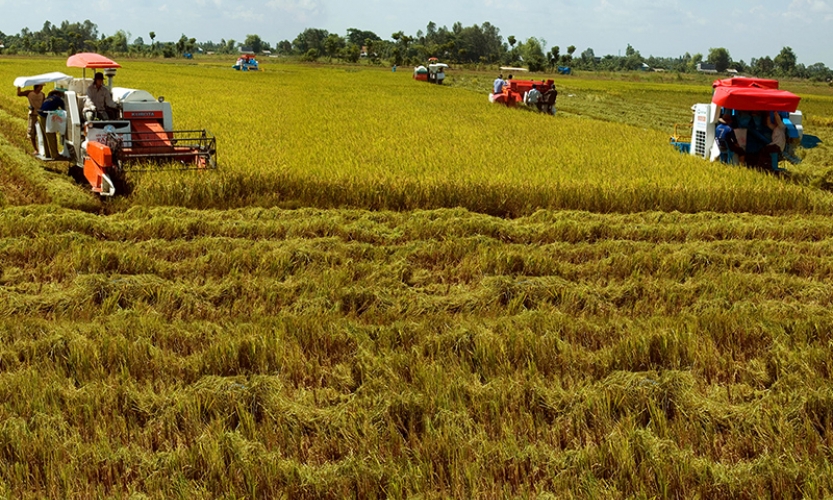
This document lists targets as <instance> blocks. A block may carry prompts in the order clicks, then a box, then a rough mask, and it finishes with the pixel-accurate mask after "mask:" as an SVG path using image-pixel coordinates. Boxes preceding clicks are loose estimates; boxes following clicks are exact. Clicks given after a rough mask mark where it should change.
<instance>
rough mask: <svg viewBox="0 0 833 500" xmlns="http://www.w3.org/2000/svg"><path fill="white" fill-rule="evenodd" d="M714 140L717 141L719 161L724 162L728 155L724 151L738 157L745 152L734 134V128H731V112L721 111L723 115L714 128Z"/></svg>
mask: <svg viewBox="0 0 833 500" xmlns="http://www.w3.org/2000/svg"><path fill="white" fill-rule="evenodd" d="M714 140H715V142H717V147H718V148H719V149H720V161H722V162H724V163H725V162H726V158H727V157H728V155H725V154H724V153H727V152H729V151H731V152H732V153H734V154H736V155H738V156H739V157H741V156H743V155H744V154H745V151H744V150H743V148H741V147H740V144H738V139H737V137H736V136H735V130H734V129H733V128H732V114H731V113H723V116H721V117H720V120H719V121H718V124H717V127H715V129H714Z"/></svg>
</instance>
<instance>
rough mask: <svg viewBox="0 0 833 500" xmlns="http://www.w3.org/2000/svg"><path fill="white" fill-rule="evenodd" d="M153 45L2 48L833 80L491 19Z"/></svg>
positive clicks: (19, 39)
mask: <svg viewBox="0 0 833 500" xmlns="http://www.w3.org/2000/svg"><path fill="white" fill-rule="evenodd" d="M148 38H149V42H150V43H148V42H147V41H146V40H145V38H144V37H143V36H137V37H135V38H132V36H131V34H130V33H129V32H126V31H124V30H119V31H116V32H115V33H114V34H112V35H109V36H105V35H104V34H102V33H99V31H98V27H97V26H96V25H95V24H94V23H92V22H90V21H89V20H86V21H84V22H82V23H78V22H76V23H70V22H69V21H63V22H62V23H61V24H60V25H54V24H52V23H50V22H49V21H47V22H45V23H44V25H43V28H42V29H41V30H40V31H30V30H29V29H28V28H24V29H22V30H21V31H20V33H19V34H17V35H6V34H4V33H3V32H2V31H0V43H2V44H3V45H4V46H5V49H4V51H5V52H6V53H12V54H14V53H37V54H74V53H77V52H85V51H90V52H99V53H103V54H115V55H131V56H138V57H160V56H161V57H182V56H185V55H186V54H192V53H196V52H202V53H219V54H237V53H239V52H241V51H248V52H252V53H255V54H263V53H276V54H280V55H284V56H292V57H298V58H300V59H302V60H306V61H315V60H320V59H327V60H329V61H332V60H338V61H343V62H351V63H355V62H358V61H359V60H361V59H363V58H366V59H368V60H369V61H371V62H372V63H375V64H396V65H402V64H409V65H416V64H421V63H424V62H425V61H426V60H427V59H428V58H430V57H437V58H439V59H441V60H443V61H446V62H449V63H455V64H466V65H498V64H499V65H507V66H524V67H527V68H528V69H529V70H530V71H544V70H547V69H549V70H553V69H555V67H556V66H570V67H573V68H576V69H582V70H588V71H639V70H663V71H674V72H680V73H693V72H697V71H699V70H701V68H702V67H703V64H709V65H711V66H709V68H710V69H714V70H715V71H717V72H718V73H725V72H726V71H727V70H730V69H731V70H735V71H737V72H738V73H743V74H751V75H755V76H764V77H787V76H789V77H798V78H808V79H813V80H818V81H828V82H829V81H831V80H833V72H832V71H831V70H830V69H829V68H828V67H827V66H825V65H824V64H823V63H815V64H812V65H810V66H805V65H804V64H800V63H798V62H797V57H796V54H795V52H794V51H793V49H792V48H790V47H784V48H783V49H782V50H781V52H780V53H779V54H778V55H776V56H774V57H770V56H762V57H760V58H752V59H751V60H750V61H749V62H748V63H747V62H745V61H743V60H737V61H736V60H733V59H732V57H731V55H730V54H729V51H728V50H727V49H726V48H724V47H717V48H710V49H709V52H708V54H707V55H705V56H704V55H703V54H701V53H695V54H693V55H692V54H689V53H686V54H684V55H682V56H679V57H654V56H649V57H647V58H646V57H643V56H642V55H641V54H640V53H639V51H638V50H636V49H635V48H634V47H632V46H630V45H628V46H627V49H626V50H625V55H624V56H621V55H611V54H608V55H605V56H601V57H599V56H596V54H595V52H594V51H593V49H592V48H589V47H588V48H587V49H585V50H584V51H583V52H581V53H580V54H578V55H577V54H576V50H577V49H576V47H575V46H574V45H569V46H567V47H565V48H564V49H563V51H562V48H561V47H560V46H558V45H555V46H550V47H549V48H547V43H546V41H545V40H543V39H541V38H535V37H530V38H527V39H526V40H525V41H521V40H518V39H517V38H516V37H515V36H512V35H510V36H507V37H506V39H504V38H503V36H501V34H500V29H499V28H497V27H496V26H494V25H492V24H491V23H489V22H484V23H483V24H481V25H477V24H474V25H472V26H463V25H462V24H461V23H459V22H456V23H454V24H453V25H452V27H451V28H450V29H449V28H447V27H446V26H438V25H437V24H436V23H434V22H429V23H428V25H427V26H426V28H425V30H424V31H423V30H418V31H417V32H416V33H415V34H414V35H408V34H405V33H404V32H403V31H398V32H396V33H393V34H391V36H390V38H389V39H383V38H382V37H380V36H379V35H377V34H376V33H374V32H372V31H366V30H360V29H357V28H350V29H348V30H347V33H346V34H345V35H344V36H342V35H339V34H336V33H329V32H328V31H327V30H324V29H319V28H307V29H305V30H304V31H303V32H301V33H299V34H298V35H297V36H296V37H295V38H294V39H293V40H291V41H290V40H282V41H279V42H277V43H275V44H274V46H272V45H271V44H270V43H269V42H267V41H265V40H263V39H262V38H261V37H260V36H259V35H256V34H250V35H247V36H246V38H245V39H244V40H243V41H236V40H233V39H230V40H225V39H222V40H220V42H217V43H215V42H213V41H205V42H198V41H197V40H196V39H195V38H190V37H187V36H186V35H185V34H182V36H181V37H180V38H179V40H177V41H175V42H157V41H156V34H155V33H154V32H153V31H151V32H149V33H148Z"/></svg>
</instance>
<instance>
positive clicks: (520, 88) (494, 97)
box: [489, 66, 555, 108]
mask: <svg viewBox="0 0 833 500" xmlns="http://www.w3.org/2000/svg"><path fill="white" fill-rule="evenodd" d="M500 70H501V71H502V72H503V73H518V72H524V71H527V69H526V68H514V67H508V66H501V68H500ZM553 83H555V82H554V80H552V79H551V78H550V79H548V80H518V79H516V78H514V77H512V78H507V79H506V85H504V86H503V91H502V92H500V93H499V94H494V93H490V94H489V102H492V103H498V104H504V105H506V106H508V107H510V108H512V107H515V106H517V105H518V103H521V104H523V103H524V102H526V94H527V92H529V91H530V90H532V86H533V85H535V86H536V87H537V88H538V90H539V91H540V92H542V93H543V92H544V90H545V89H548V88H550V87H551V86H552V84H553Z"/></svg>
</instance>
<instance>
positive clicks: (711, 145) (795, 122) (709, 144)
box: [671, 77, 804, 171]
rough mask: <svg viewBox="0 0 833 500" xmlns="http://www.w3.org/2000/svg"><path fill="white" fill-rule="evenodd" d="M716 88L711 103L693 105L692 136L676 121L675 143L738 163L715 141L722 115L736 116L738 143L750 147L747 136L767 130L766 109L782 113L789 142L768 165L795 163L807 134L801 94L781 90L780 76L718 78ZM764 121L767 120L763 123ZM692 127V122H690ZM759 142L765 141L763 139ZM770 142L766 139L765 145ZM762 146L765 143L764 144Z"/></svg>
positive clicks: (705, 155) (773, 167)
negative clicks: (795, 151)
mask: <svg viewBox="0 0 833 500" xmlns="http://www.w3.org/2000/svg"><path fill="white" fill-rule="evenodd" d="M712 87H713V88H714V92H713V94H712V102H711V103H701V104H695V105H694V106H692V107H691V110H692V112H693V113H694V117H693V119H692V122H691V125H690V128H691V136H690V137H686V136H684V135H681V134H679V133H678V130H679V129H680V128H681V126H680V125H679V124H678V125H675V127H674V135H673V136H672V137H671V145H672V146H674V147H675V148H677V149H678V150H679V151H680V152H682V153H689V154H691V155H693V156H698V157H700V158H707V159H711V160H712V161H714V160H716V159H718V158H720V159H721V160H722V161H725V162H727V163H736V162H737V160H738V159H737V158H735V157H734V155H733V154H732V153H731V152H729V153H728V154H727V153H726V152H723V154H722V155H721V154H720V153H721V152H720V151H719V148H718V146H717V145H716V142H715V129H716V127H717V124H718V123H719V120H720V118H721V117H722V116H723V115H724V114H726V113H728V114H730V115H731V116H732V121H733V123H732V126H733V129H734V131H735V134H736V136H737V139H738V145H739V146H740V147H741V148H743V149H744V150H746V149H747V142H748V141H747V139H750V140H751V137H752V135H753V134H754V135H758V134H757V133H756V132H755V131H756V130H763V132H764V134H766V132H767V130H768V129H767V127H766V123H765V118H764V117H765V116H766V113H778V115H779V116H780V117H781V121H782V122H783V123H784V125H785V126H786V137H787V145H786V148H785V150H784V151H783V152H782V153H781V154H778V153H772V154H771V156H770V157H769V158H766V159H765V160H766V161H762V162H760V163H763V164H764V165H765V166H767V167H769V168H770V169H771V170H773V171H783V170H784V169H783V168H780V167H779V163H780V161H781V160H782V159H786V160H788V161H790V162H792V163H798V162H799V161H800V160H799V159H798V158H797V157H796V156H795V155H794V154H793V148H794V147H795V146H796V144H800V143H801V140H802V137H803V135H804V127H803V125H802V118H803V117H802V113H801V111H798V103H799V101H800V100H801V98H800V97H798V96H797V95H795V94H793V93H791V92H787V91H785V90H780V89H779V88H778V81H777V80H767V79H763V78H743V77H736V78H727V79H725V80H715V81H714V83H713V84H712ZM762 122H763V123H762ZM686 128H688V126H686ZM759 142H761V141H760V140H759ZM765 144H766V143H764V145H765ZM758 146H761V145H760V144H759V145H758Z"/></svg>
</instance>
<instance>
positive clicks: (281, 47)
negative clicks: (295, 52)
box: [275, 40, 292, 55]
mask: <svg viewBox="0 0 833 500" xmlns="http://www.w3.org/2000/svg"><path fill="white" fill-rule="evenodd" d="M275 50H277V52H278V54H285V55H289V54H291V53H292V42H290V41H289V40H282V41H280V42H278V43H277V45H275Z"/></svg>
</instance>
